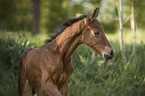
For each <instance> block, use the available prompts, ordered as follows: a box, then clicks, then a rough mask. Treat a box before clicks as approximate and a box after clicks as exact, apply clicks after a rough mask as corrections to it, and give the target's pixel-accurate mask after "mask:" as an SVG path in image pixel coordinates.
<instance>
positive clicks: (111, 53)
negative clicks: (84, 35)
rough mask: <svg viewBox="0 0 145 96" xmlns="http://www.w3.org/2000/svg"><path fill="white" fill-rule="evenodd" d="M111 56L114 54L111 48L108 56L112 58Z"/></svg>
mask: <svg viewBox="0 0 145 96" xmlns="http://www.w3.org/2000/svg"><path fill="white" fill-rule="evenodd" d="M113 56H114V52H113V50H111V52H110V57H111V58H112V57H113Z"/></svg>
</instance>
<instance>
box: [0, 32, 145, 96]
mask: <svg viewBox="0 0 145 96" xmlns="http://www.w3.org/2000/svg"><path fill="white" fill-rule="evenodd" d="M127 31H128V32H127V33H126V35H125V39H126V37H127V36H128V37H127V38H129V37H130V38H131V35H130V34H129V30H127ZM142 32H143V31H142V30H141V31H139V33H138V34H144V33H142ZM138 36H139V35H138ZM144 36H145V35H144ZM107 37H108V38H109V40H110V42H111V45H112V46H113V48H114V50H115V57H114V58H113V59H112V60H110V61H104V60H103V59H102V57H100V56H99V55H98V54H96V53H95V52H94V51H93V50H91V49H90V48H89V47H87V46H85V45H81V46H80V47H78V49H77V50H76V52H75V53H74V54H73V56H72V61H73V65H74V68H75V70H74V72H73V74H72V75H71V77H70V79H69V92H68V96H145V59H144V57H145V44H144V40H145V39H144V38H143V36H142V35H140V38H138V37H137V46H136V51H135V54H134V56H133V57H132V58H130V57H129V56H130V53H131V51H132V44H131V43H132V41H127V42H128V43H126V48H127V49H126V52H127V59H128V62H127V63H125V62H124V61H123V59H122V56H121V52H120V50H119V40H118V34H117V33H114V34H111V35H110V34H107ZM46 38H47V36H45V35H38V36H35V37H33V36H31V35H30V34H29V33H21V32H20V33H10V32H5V33H0V58H1V59H0V70H1V71H0V96H9V95H11V96H18V94H17V73H18V61H19V57H20V55H21V53H22V52H23V51H24V50H25V49H26V48H28V47H40V46H42V45H43V44H44V42H43V41H44V40H45V39H46ZM139 40H140V41H139ZM141 41H142V42H141ZM129 42H130V43H129Z"/></svg>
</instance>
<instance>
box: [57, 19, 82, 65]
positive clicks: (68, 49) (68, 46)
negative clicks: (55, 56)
mask: <svg viewBox="0 0 145 96" xmlns="http://www.w3.org/2000/svg"><path fill="white" fill-rule="evenodd" d="M81 22H83V21H82V20H80V21H78V22H76V23H75V24H73V25H72V26H70V27H68V28H67V29H65V30H64V32H63V33H61V34H60V35H59V36H58V37H57V38H56V43H57V46H58V48H59V52H60V53H61V55H62V58H63V61H64V63H66V62H67V61H68V60H69V59H70V57H71V55H72V54H73V52H74V51H75V50H76V48H77V47H78V46H79V45H80V44H81V42H80V38H81V26H82V23H81Z"/></svg>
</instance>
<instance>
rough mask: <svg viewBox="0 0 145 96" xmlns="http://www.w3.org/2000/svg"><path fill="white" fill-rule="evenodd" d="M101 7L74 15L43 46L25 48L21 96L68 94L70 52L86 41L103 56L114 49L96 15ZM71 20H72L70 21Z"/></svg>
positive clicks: (19, 76)
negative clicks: (77, 15) (90, 11)
mask: <svg viewBox="0 0 145 96" xmlns="http://www.w3.org/2000/svg"><path fill="white" fill-rule="evenodd" d="M98 13H99V8H96V9H95V10H94V11H93V12H92V13H91V14H85V15H81V16H79V17H75V18H71V19H70V22H71V24H68V22H66V23H64V26H63V27H64V30H63V31H62V32H61V34H59V35H58V36H56V37H55V38H54V39H53V40H52V41H51V42H49V43H48V44H46V45H44V46H42V47H41V48H29V49H27V50H25V51H24V52H23V54H22V56H21V58H20V61H19V75H18V87H19V95H20V96H32V89H33V88H34V89H35V91H36V94H37V96H67V93H68V79H69V77H70V75H71V74H72V72H73V70H74V67H73V64H72V62H71V55H72V54H73V52H74V51H75V50H76V48H77V47H78V46H79V45H80V44H86V45H87V46H89V47H90V48H92V49H93V50H94V51H95V52H97V53H98V54H100V55H101V56H102V57H103V58H104V59H106V60H108V59H111V58H113V56H114V52H113V49H112V47H111V45H110V43H109V42H108V40H107V38H106V36H105V34H104V30H103V28H102V26H101V24H100V23H99V22H98V20H97V19H95V18H96V17H97V16H98ZM70 22H69V23H70Z"/></svg>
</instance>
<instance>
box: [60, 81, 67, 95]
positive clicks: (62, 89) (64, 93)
mask: <svg viewBox="0 0 145 96" xmlns="http://www.w3.org/2000/svg"><path fill="white" fill-rule="evenodd" d="M60 91H61V93H62V94H63V96H67V93H68V81H66V82H65V83H64V85H63V86H62V88H61V89H60Z"/></svg>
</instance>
